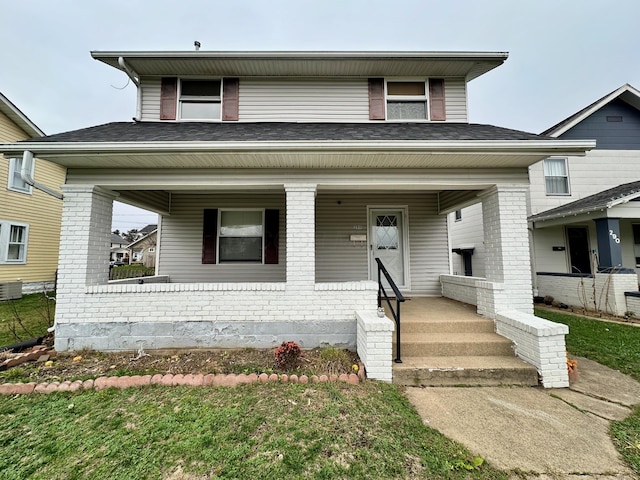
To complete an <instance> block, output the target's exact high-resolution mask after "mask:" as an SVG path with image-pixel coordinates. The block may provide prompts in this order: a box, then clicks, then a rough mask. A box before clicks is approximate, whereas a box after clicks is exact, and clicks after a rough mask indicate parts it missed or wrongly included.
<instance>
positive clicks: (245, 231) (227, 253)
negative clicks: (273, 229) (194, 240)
mask: <svg viewBox="0 0 640 480" xmlns="http://www.w3.org/2000/svg"><path fill="white" fill-rule="evenodd" d="M263 223H264V219H263V210H220V234H219V238H220V246H219V248H220V251H219V259H220V263H224V262H260V263H262V238H263V231H264V229H263V228H262V226H263Z"/></svg>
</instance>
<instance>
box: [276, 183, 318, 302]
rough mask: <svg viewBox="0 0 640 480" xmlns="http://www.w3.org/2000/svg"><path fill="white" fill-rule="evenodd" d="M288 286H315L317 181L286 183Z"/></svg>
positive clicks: (310, 287) (308, 287) (289, 287)
mask: <svg viewBox="0 0 640 480" xmlns="http://www.w3.org/2000/svg"><path fill="white" fill-rule="evenodd" d="M284 189H285V191H286V194H287V289H289V290H310V289H313V286H314V284H315V278H316V260H315V251H316V245H315V238H316V233H315V228H316V219H315V210H316V207H315V194H316V185H306V184H301V185H298V184H287V185H285V186H284Z"/></svg>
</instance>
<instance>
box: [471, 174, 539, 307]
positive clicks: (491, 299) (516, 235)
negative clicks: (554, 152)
mask: <svg viewBox="0 0 640 480" xmlns="http://www.w3.org/2000/svg"><path fill="white" fill-rule="evenodd" d="M527 192H528V189H527V187H526V186H509V187H507V186H495V187H493V188H490V189H488V190H486V191H484V192H482V193H481V194H480V195H479V196H480V198H481V199H482V217H483V226H484V248H485V255H486V264H485V267H486V275H485V278H486V282H480V285H478V286H479V287H480V288H478V313H480V314H482V315H486V316H488V317H491V318H495V315H496V313H497V312H500V311H502V310H505V309H511V310H517V311H520V312H523V313H529V314H532V313H533V296H532V295H533V291H532V286H531V260H530V258H531V257H530V255H529V233H528V230H527Z"/></svg>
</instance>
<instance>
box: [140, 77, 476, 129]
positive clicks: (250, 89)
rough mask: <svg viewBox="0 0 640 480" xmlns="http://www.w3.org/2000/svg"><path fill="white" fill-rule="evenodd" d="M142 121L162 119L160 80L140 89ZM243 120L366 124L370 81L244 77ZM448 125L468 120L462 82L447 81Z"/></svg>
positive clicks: (148, 79)
mask: <svg viewBox="0 0 640 480" xmlns="http://www.w3.org/2000/svg"><path fill="white" fill-rule="evenodd" d="M140 88H141V95H142V104H141V120H142V121H159V120H160V78H159V77H143V78H142V80H141V84H140ZM239 94H240V100H239V121H244V122H274V121H282V122H326V121H329V122H368V121H369V91H368V83H367V79H366V78H357V79H310V78H308V79H300V78H298V79H287V78H275V79H274V78H242V79H241V80H240V92H239ZM445 102H446V107H445V108H446V115H447V119H446V121H447V122H462V123H466V122H467V121H468V116H467V84H466V82H465V80H464V78H447V79H445Z"/></svg>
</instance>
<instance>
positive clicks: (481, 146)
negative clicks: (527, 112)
mask: <svg viewBox="0 0 640 480" xmlns="http://www.w3.org/2000/svg"><path fill="white" fill-rule="evenodd" d="M595 146H596V142H595V140H542V141H532V140H514V141H493V140H485V141H468V140H467V141H465V140H461V141H454V142H451V141H360V142H358V141H355V142H354V141H331V140H329V141H316V140H314V141H276V142H268V141H267V142H55V143H54V142H32V143H29V142H20V143H19V144H4V145H2V148H0V151H1V152H3V153H4V154H5V155H11V154H15V153H18V152H21V151H24V149H25V148H27V149H29V150H33V151H36V154H38V155H44V154H62V153H64V154H67V155H74V154H86V153H100V154H106V153H115V154H123V153H132V154H135V153H152V154H158V153H172V152H181V153H202V152H246V151H252V152H269V151H288V152H297V151H304V152H309V151H316V152H367V151H371V152H381V151H384V152H387V151H394V152H416V153H421V154H425V153H428V154H439V153H454V152H469V153H479V152H480V153H496V154H509V153H522V154H532V155H540V154H548V155H557V154H559V153H564V154H569V153H571V154H574V155H584V154H585V150H587V151H588V150H591V149H593V148H595Z"/></svg>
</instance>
